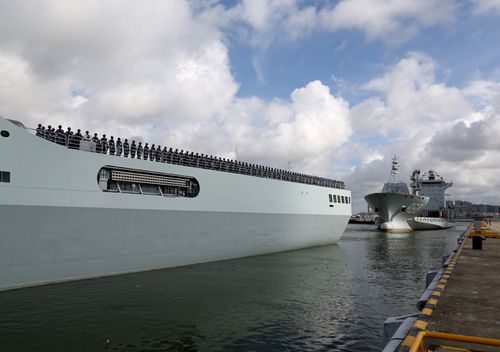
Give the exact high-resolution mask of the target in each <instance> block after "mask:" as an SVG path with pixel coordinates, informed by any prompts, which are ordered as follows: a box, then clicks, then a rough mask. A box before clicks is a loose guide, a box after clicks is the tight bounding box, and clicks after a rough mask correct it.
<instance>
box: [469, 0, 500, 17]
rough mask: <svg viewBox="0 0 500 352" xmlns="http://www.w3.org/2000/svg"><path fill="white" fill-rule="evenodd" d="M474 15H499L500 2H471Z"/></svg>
mask: <svg viewBox="0 0 500 352" xmlns="http://www.w3.org/2000/svg"><path fill="white" fill-rule="evenodd" d="M471 1H472V4H473V5H474V12H475V13H476V14H488V13H494V12H496V13H497V14H500V0H471Z"/></svg>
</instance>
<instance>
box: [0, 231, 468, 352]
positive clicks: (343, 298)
mask: <svg viewBox="0 0 500 352" xmlns="http://www.w3.org/2000/svg"><path fill="white" fill-rule="evenodd" d="M463 230H464V227H463V226H462V227H457V228H455V229H450V230H447V231H433V232H414V233H411V234H401V235H392V234H384V233H380V232H376V231H373V226H370V225H357V226H351V225H350V226H349V227H348V229H347V231H346V233H345V234H344V236H343V238H342V240H341V241H340V242H339V243H338V244H337V245H331V246H324V247H317V248H310V249H304V250H298V251H292V252H286V253H278V254H273V255H266V256H259V257H252V258H243V259H237V260H230V261H224V262H217V263H208V264H201V265H192V266H188V267H182V268H174V269H167V270H158V271H152V272H146V273H140V274H131V275H122V276H115V277H109V278H102V279H95V280H86V281H79V282H71V283H65V284H60V285H50V286H42V287H35V288H30V289H24V290H17V291H8V292H2V293H0V311H1V312H2V314H1V315H0V331H2V338H1V339H0V350H1V351H34V350H36V351H51V352H55V351H68V350H71V351H99V350H103V351H263V350H264V351H379V350H380V349H381V348H382V347H383V346H382V326H383V321H384V320H385V318H387V317H388V316H392V315H401V314H409V313H413V312H415V303H416V300H417V299H418V296H420V293H421V292H422V290H423V289H424V287H423V286H424V280H425V278H424V276H425V273H426V271H427V270H430V269H433V268H435V267H437V266H439V265H440V263H441V257H442V256H443V255H446V254H449V252H450V251H451V250H452V249H453V248H454V247H455V244H456V237H457V236H458V235H459V234H460V233H461V232H462V231H463Z"/></svg>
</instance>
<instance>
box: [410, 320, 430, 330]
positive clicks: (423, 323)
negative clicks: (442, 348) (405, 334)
mask: <svg viewBox="0 0 500 352" xmlns="http://www.w3.org/2000/svg"><path fill="white" fill-rule="evenodd" d="M427 325H429V323H428V322H426V321H423V320H420V319H417V320H416V321H415V323H414V324H413V327H415V328H417V329H420V330H425V329H427Z"/></svg>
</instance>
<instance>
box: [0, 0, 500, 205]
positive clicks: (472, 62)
mask: <svg viewBox="0 0 500 352" xmlns="http://www.w3.org/2000/svg"><path fill="white" fill-rule="evenodd" d="M498 43H500V0H468V1H467V0H464V1H458V0H419V1H403V0H343V1H322V0H317V1H298V0H297V1H293V0H274V1H272V0H267V1H266V0H247V1H214V0H211V1H201V0H193V1H183V0H169V1H156V0H155V1H154V0H144V1H118V0H110V1H99V0H86V1H71V2H63V1H55V0H46V1H37V2H33V1H27V0H20V1H15V2H14V1H6V0H0V115H2V116H4V117H7V118H12V119H17V120H21V121H23V122H24V123H25V124H26V125H28V126H31V127H33V126H35V125H36V124H37V123H38V122H42V123H44V124H45V125H47V124H53V125H58V124H63V125H65V126H72V127H74V128H82V129H89V130H92V131H94V132H98V133H106V134H108V135H115V136H124V137H130V138H138V139H139V138H142V139H143V140H147V141H151V142H152V143H156V144H162V145H166V146H172V147H174V148H179V149H187V150H190V151H195V152H202V153H209V154H213V155H218V156H222V157H229V158H233V159H234V158H235V159H238V160H244V161H249V162H252V163H259V164H264V165H269V166H274V167H279V168H284V169H287V168H288V167H289V165H290V167H291V169H292V170H294V171H300V172H306V173H311V174H316V175H320V176H326V177H331V178H336V179H339V178H340V179H342V180H343V181H344V182H346V184H347V185H348V186H349V187H350V188H351V189H352V191H353V211H354V212H357V211H363V210H365V209H366V203H365V201H364V200H363V196H364V195H366V194H368V193H371V192H375V191H379V190H380V189H381V187H382V184H383V183H384V182H386V181H387V179H388V177H389V172H390V166H391V158H392V156H393V155H398V157H399V159H400V164H401V179H402V180H403V181H406V182H408V179H409V176H410V173H411V171H412V170H413V169H415V168H418V169H421V170H422V171H426V170H428V169H435V170H436V171H437V172H438V173H439V174H440V175H441V176H443V177H444V178H445V179H446V180H447V181H452V182H453V187H452V188H450V189H449V190H448V192H447V193H449V194H451V197H449V198H448V200H467V201H471V202H473V203H487V204H500V177H498V175H500V48H499V45H498Z"/></svg>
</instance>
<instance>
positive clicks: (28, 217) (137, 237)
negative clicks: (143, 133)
mask: <svg viewBox="0 0 500 352" xmlns="http://www.w3.org/2000/svg"><path fill="white" fill-rule="evenodd" d="M0 134H1V135H0V224H1V225H0V263H1V265H0V289H11V288H17V287H24V286H31V285H37V284H45V283H54V282H61V281H66V280H75V279H82V278H92V277H99V276H105V275H113V274H121V273H129V272H137V271H144V270H152V269H159V268H167V267H174V266H180V265H187V264H194V263H202V262H209V261H217V260H224V259H230V258H237V257H244V256H252V255H259V254H265V253H271V252H279V251H286V250H292V249H298V248H304V247H310V246H319V245H325V244H330V243H334V242H336V241H338V240H339V238H340V237H341V235H342V233H343V232H344V229H345V227H346V225H347V222H348V220H349V217H350V215H351V192H350V190H348V189H346V187H345V185H344V183H343V182H342V181H336V180H331V179H326V178H322V177H316V176H310V175H305V174H301V173H297V172H291V171H285V170H280V169H276V168H270V167H265V166H259V165H254V164H249V163H245V162H240V161H235V160H229V159H221V158H217V157H213V156H207V155H203V154H201V155H199V154H197V153H196V154H194V153H189V152H183V151H178V150H172V148H170V149H167V148H163V149H161V148H160V147H159V146H158V147H154V146H148V145H147V144H145V145H144V146H142V145H141V144H140V143H139V145H136V144H135V142H134V143H132V144H128V141H127V140H119V139H116V140H114V139H113V138H112V137H110V139H109V140H107V139H106V138H105V136H103V137H102V138H98V137H97V135H94V137H91V135H89V134H88V133H85V134H82V133H80V131H79V130H78V132H76V133H72V132H71V131H70V129H68V131H64V130H62V129H61V127H60V128H59V129H58V130H55V129H53V128H50V129H49V128H47V129H45V127H44V126H41V125H39V127H38V128H37V129H30V128H26V127H25V126H24V125H23V124H22V123H20V122H18V121H13V120H7V119H5V118H2V117H0Z"/></svg>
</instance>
